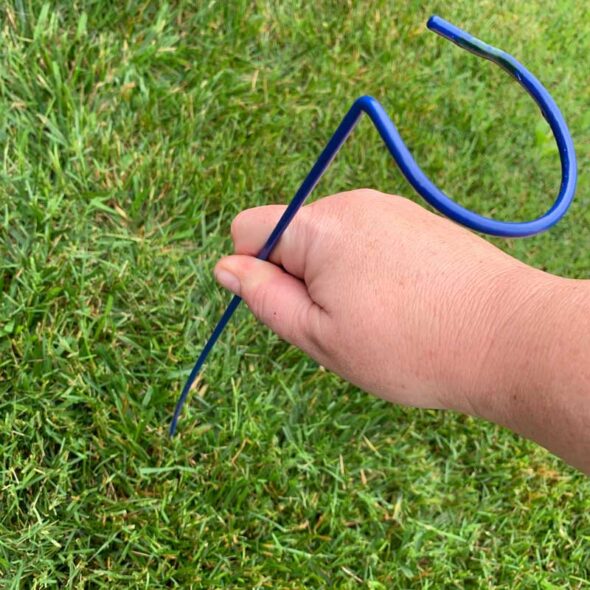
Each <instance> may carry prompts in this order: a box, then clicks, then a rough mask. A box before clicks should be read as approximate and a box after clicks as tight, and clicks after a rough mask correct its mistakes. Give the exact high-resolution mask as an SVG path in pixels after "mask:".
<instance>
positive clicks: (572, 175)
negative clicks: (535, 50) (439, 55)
mask: <svg viewBox="0 0 590 590" xmlns="http://www.w3.org/2000/svg"><path fill="white" fill-rule="evenodd" d="M427 26H428V28H429V29H430V30H431V31H434V32H435V33H438V34H439V35H441V36H442V37H445V38H446V39H449V40H450V41H452V42H453V43H455V44H456V45H458V46H459V47H462V48H463V49H466V50H467V51H470V52H471V53H474V54H475V55H478V56H480V57H483V58H485V59H489V60H490V61H492V62H494V63H496V64H497V65H499V66H500V67H501V68H502V69H504V70H505V71H506V72H508V73H509V74H510V75H511V76H512V77H513V78H514V79H515V80H516V81H517V82H518V83H519V84H520V85H521V86H522V87H523V88H524V89H525V90H526V91H527V92H528V93H529V94H530V95H531V96H532V98H533V99H534V101H535V102H536V103H537V105H538V106H539V108H540V109H541V113H542V115H543V116H544V117H545V119H546V120H547V122H548V123H549V126H550V127H551V130H552V131H553V135H554V137H555V141H556V143H557V147H558V150H559V157H560V159H561V186H560V189H559V194H558V195H557V198H556V199H555V202H554V203H553V205H552V206H551V208H550V209H549V210H548V211H547V212H546V213H545V214H544V215H541V216H540V217H538V218H537V219H534V220H532V221H525V222H511V221H498V220H495V219H490V218H488V217H484V216H483V215H479V214H477V213H474V212H473V211H470V210H469V209H466V208H465V207H462V206H461V205H459V204H458V203H456V202H455V201H453V200H452V199H451V198H449V197H448V196H447V195H446V194H445V193H444V192H443V191H441V190H440V189H439V188H438V187H437V186H436V185H435V184H434V183H433V182H432V181H431V180H430V179H429V178H428V177H427V176H426V174H424V172H422V170H421V169H420V166H418V164H417V163H416V161H415V160H414V158H413V157H412V154H411V153H410V151H409V150H408V148H407V147H406V145H405V144H404V142H403V140H402V138H401V136H400V134H399V132H398V130H397V129H396V127H395V125H394V124H393V123H392V121H391V119H390V118H389V117H388V116H387V113H386V112H385V110H384V109H383V107H382V106H381V105H380V104H379V102H377V100H375V99H374V98H373V97H371V96H362V97H360V98H359V99H357V100H356V101H355V102H354V104H353V105H352V107H351V108H350V110H349V111H348V113H346V115H345V117H344V119H343V120H342V122H341V123H340V125H339V126H338V129H336V132H335V133H334V135H333V136H332V138H331V139H330V141H329V142H328V145H326V147H325V148H324V151H323V152H322V153H321V154H320V157H319V158H318V159H317V161H316V163H315V164H314V166H313V168H312V169H311V171H310V172H309V174H308V175H307V178H306V179H305V180H304V181H303V183H302V184H301V186H300V187H299V190H298V191H297V192H296V193H295V196H294V197H293V199H292V201H291V202H290V203H289V205H288V206H287V208H286V209H285V212H284V213H283V215H282V217H281V218H280V220H279V222H278V223H277V225H276V227H275V228H274V229H273V231H272V233H271V234H270V236H269V237H268V239H267V241H266V243H265V244H264V246H263V247H262V249H261V250H260V252H259V253H258V256H257V258H259V259H260V260H268V257H269V256H270V254H271V252H272V251H273V249H274V247H275V246H276V244H277V242H278V241H279V239H280V237H281V236H282V235H283V232H284V231H285V230H286V229H287V227H288V226H289V224H290V223H291V221H292V220H293V218H294V217H295V214H296V213H297V211H298V210H299V209H300V207H301V206H302V205H303V203H304V202H305V200H306V199H307V197H308V196H309V194H310V193H311V192H312V191H313V189H314V188H315V186H316V185H317V183H318V182H319V181H320V179H321V177H322V175H323V174H324V172H325V171H326V169H327V168H328V166H329V165H330V164H331V162H332V160H333V159H334V157H335V156H336V154H337V153H338V151H339V150H340V148H341V147H342V145H343V144H344V142H345V141H346V139H347V138H348V136H349V135H350V134H351V132H352V130H353V129H354V127H355V125H356V124H357V122H358V121H359V119H360V117H361V115H362V114H363V113H365V114H366V115H367V116H368V117H369V118H370V119H371V121H372V122H373V124H374V125H375V127H376V128H377V131H378V132H379V135H380V136H381V139H383V142H384V143H385V145H386V146H387V149H388V150H389V152H390V153H391V156H392V157H393V159H394V160H395V162H396V164H397V165H398V166H399V169H400V170H401V172H402V174H403V175H404V176H405V177H406V179H407V180H408V182H409V183H410V184H411V185H412V186H413V187H414V189H415V190H416V192H417V193H418V194H419V195H420V196H422V197H423V198H424V199H425V200H426V201H427V202H428V203H430V205H432V206H433V207H434V208H435V209H437V210H438V211H440V212H441V213H443V214H444V215H446V216H447V217H449V218H450V219H453V220H454V221H457V222H459V223H461V224H463V225H465V226H467V227H469V228H471V229H473V230H476V231H479V232H482V233H485V234H489V235H493V236H504V237H523V236H530V235H533V234H537V233H540V232H543V231H545V230H547V229H549V228H550V227H551V226H553V225H554V224H555V223H557V222H558V221H559V220H560V219H561V218H562V217H563V216H564V214H565V212H566V211H567V209H568V207H569V206H570V204H571V202H572V200H573V198H574V193H575V190H576V180H577V169H576V154H575V151H574V144H573V142H572V138H571V136H570V133H569V130H568V128H567V125H566V123H565V121H564V119H563V116H562V114H561V112H560V111H559V108H558V107H557V105H556V104H555V101H554V100H553V99H552V98H551V95H550V94H549V92H547V90H545V88H543V86H542V85H541V83H540V82H539V81H538V80H537V79H536V78H535V77H534V76H533V75H532V74H531V73H530V72H529V71H528V70H527V69H526V68H525V67H524V66H523V65H522V64H520V63H519V62H518V61H517V60H516V59H514V58H513V57H512V56H511V55H509V54H508V53H505V52H504V51H501V50H500V49H496V48H495V47H492V46H491V45H488V44H486V43H484V42H483V41H480V40H479V39H476V38H475V37H473V36H471V35H470V34H469V33H466V32H465V31H462V30H461V29H459V28H458V27H456V26H454V25H452V24H451V23H449V22H447V21H445V20H444V19H442V18H440V17H438V16H432V17H431V18H430V19H429V20H428V23H427ZM240 301H241V298H240V297H237V296H235V297H233V299H232V300H231V302H230V304H229V306H228V308H227V309H226V310H225V312H224V314H223V315H222V316H221V319H220V320H219V322H218V323H217V325H216V326H215V329H214V330H213V333H212V334H211V336H210V337H209V340H208V341H207V343H206V344H205V347H204V348H203V350H202V352H201V354H200V355H199V358H198V359H197V362H196V363H195V366H194V367H193V370H192V371H191V373H190V375H189V378H188V380H187V382H186V384H185V386H184V388H183V390H182V393H181V395H180V398H179V399H178V402H177V404H176V408H175V410H174V415H173V417H172V421H171V423H170V436H174V433H175V432H176V426H177V423H178V418H179V416H180V412H181V410H182V407H183V405H184V403H185V401H186V398H187V396H188V394H189V391H190V389H191V387H192V386H193V384H194V382H195V380H196V378H197V375H198V374H199V371H200V370H201V368H202V366H203V364H204V363H205V360H206V359H207V356H208V355H209V353H210V352H211V349H212V348H213V346H214V344H215V342H217V339H218V338H219V336H220V335H221V333H222V332H223V329H224V328H225V326H226V325H227V323H228V321H229V319H230V318H231V316H232V314H233V313H234V311H235V310H236V308H237V307H238V305H239V303H240Z"/></svg>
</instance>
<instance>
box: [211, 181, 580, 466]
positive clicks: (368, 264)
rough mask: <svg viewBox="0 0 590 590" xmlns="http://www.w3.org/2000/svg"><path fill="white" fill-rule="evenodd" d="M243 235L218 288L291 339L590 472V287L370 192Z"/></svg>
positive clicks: (270, 211)
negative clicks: (265, 254)
mask: <svg viewBox="0 0 590 590" xmlns="http://www.w3.org/2000/svg"><path fill="white" fill-rule="evenodd" d="M284 209H285V208H284V207H283V206H268V207H259V208H256V209H249V210H247V211H244V212H242V213H240V214H239V215H238V216H237V217H236V219H235V220H234V222H233V224H232V237H233V241H234V247H235V253H236V254H235V255H233V256H228V257H226V258H223V259H222V260H220V261H219V262H218V264H217V266H216V268H215V276H216V278H217V280H218V282H219V283H220V284H221V285H223V286H224V287H226V288H227V289H229V290H230V291H232V292H233V293H235V294H238V295H241V297H242V298H243V299H244V300H245V302H246V304H247V305H248V307H249V308H250V309H251V310H252V312H253V313H254V315H255V316H256V317H257V318H258V319H259V320H260V321H262V322H263V323H264V324H266V325H267V326H269V327H270V328H271V329H272V330H273V331H274V332H276V333H277V334H278V335H279V336H280V337H281V338H283V339H285V340H287V341H288V342H290V343H292V344H294V345H295V346H297V347H299V348H301V349H302V350H304V351H305V352H306V353H307V354H309V355H310V356H311V357H313V358H314V359H315V360H316V361H317V362H318V363H320V364H322V365H323V366H325V367H327V368H328V369H330V370H332V371H334V372H335V373H337V374H338V375H340V376H341V377H343V378H344V379H347V380H348V381H350V382H351V383H354V384H355V385H357V386H358V387H360V388H362V389H364V390H366V391H368V392H371V393H373V394H375V395H378V396H380V397H382V398H384V399H386V400H389V401H391V402H393V403H400V404H405V405H411V406H417V407H426V408H440V409H451V410H455V411H459V412H464V413H467V414H470V415H473V416H477V417H481V418H484V419H487V420H491V421H493V422H496V423H498V424H501V425H503V426H506V427H508V428H510V429H512V430H514V431H516V432H518V433H520V434H522V435H523V436H526V437H528V438H531V439H532V440H535V441H536V442H538V443H539V444H541V445H543V446H545V447H546V448H547V449H549V450H551V451H552V452H554V453H555V454H557V455H559V456H560V457H562V458H563V459H565V460H566V461H568V462H569V463H570V464H572V465H574V466H576V467H578V468H580V469H581V470H583V471H585V472H586V473H590V281H579V280H578V281H576V280H571V279H564V278H560V277H556V276H554V275H550V274H548V273H545V272H542V271H540V270H537V269H534V268H531V267H529V266H527V265H525V264H523V263H522V262H520V261H518V260H516V259H514V258H512V257H510V256H509V255H507V254H505V253H504V252H502V251H501V250H499V249H497V248H496V247H494V246H492V245H491V244H489V243H488V242H486V241H485V240H483V239H481V238H480V237H478V236H477V235H475V234H473V233H471V232H470V231H468V230H466V229H464V228H463V227H460V226H458V225H456V224H455V223H453V222H451V221H449V220H447V219H444V218H442V217H440V216H438V215H435V214H432V213H429V212H428V211H426V210H425V209H424V208H423V207H420V206H418V205H416V204H414V203H412V202H411V201H409V200H407V199H404V198H402V197H397V196H392V195H385V194H382V193H379V192H377V191H373V190H368V189H362V190H356V191H351V192H348V193H342V194H338V195H334V196H331V197H326V198H324V199H320V200H319V201H316V202H314V203H312V204H311V205H308V206H306V207H303V208H302V209H301V211H300V212H299V213H298V214H297V216H296V217H295V219H294V221H293V222H292V223H291V225H290V226H289V228H288V229H287V230H286V232H285V234H284V235H283V237H282V238H281V240H280V242H279V244H278V246H277V247H276V248H275V250H274V252H273V254H272V257H271V260H270V261H269V262H264V261H261V260H257V259H256V258H255V257H254V256H255V255H256V253H257V252H258V250H259V249H260V247H261V246H262V244H263V243H264V241H265V240H266V238H267V236H268V234H269V233H270V231H271V229H272V228H273V227H274V225H275V224H276V222H277V221H278V219H279V217H280V215H281V214H282V212H283V211H284Z"/></svg>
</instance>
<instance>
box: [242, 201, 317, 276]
mask: <svg viewBox="0 0 590 590" xmlns="http://www.w3.org/2000/svg"><path fill="white" fill-rule="evenodd" d="M285 209H286V207H285V206H284V205H269V206H266V207H256V208H254V209H247V210H246V211H242V213H240V214H239V215H238V216H237V217H236V218H235V219H234V221H233V223H232V226H231V235H232V239H233V242H234V250H235V253H236V254H246V255H248V256H256V254H258V252H259V251H260V249H261V248H262V246H263V245H264V243H265V242H266V240H267V239H268V236H269V235H270V234H271V232H272V230H273V229H274V227H275V225H276V224H277V222H278V221H279V219H280V217H281V215H282V214H283V212H284V211H285ZM307 218H308V212H307V210H306V208H305V207H303V208H302V209H301V210H300V211H298V213H297V215H296V216H295V218H294V219H293V221H292V222H291V223H290V225H289V227H288V228H287V229H286V230H285V233H284V234H283V235H282V236H281V239H280V240H279V243H278V244H277V245H276V247H275V248H274V250H273V251H272V253H271V256H270V259H269V260H271V261H272V262H274V263H275V264H279V265H282V266H283V267H284V268H285V269H286V270H287V272H288V273H289V274H291V275H293V276H296V277H298V278H303V276H304V271H305V258H306V253H307V249H308V247H309V231H308V229H309V228H308V224H307V223H306V220H307Z"/></svg>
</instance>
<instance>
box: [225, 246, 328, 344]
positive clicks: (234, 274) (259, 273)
mask: <svg viewBox="0 0 590 590" xmlns="http://www.w3.org/2000/svg"><path fill="white" fill-rule="evenodd" d="M214 273H215V278H216V279H217V281H218V282H219V284H221V286H223V287H225V288H226V289H228V290H230V291H231V292H232V293H234V294H235V295H239V296H240V297H242V299H244V301H245V302H246V304H247V305H248V307H249V308H250V310H251V311H252V313H253V314H254V315H255V316H256V317H257V318H258V319H259V320H260V321H261V322H262V323H264V324H266V325H267V326H268V327H269V328H270V329H271V330H272V331H273V332H276V334H278V335H279V336H280V337H281V338H283V339H284V340H286V341H287V342H290V343H291V344H294V345H295V346H297V347H298V348H301V349H302V350H304V351H305V352H308V353H309V354H311V355H312V356H315V354H314V353H316V354H317V348H318V346H317V342H318V341H319V338H320V336H321V334H320V323H321V320H322V315H323V311H322V309H321V308H320V307H319V306H318V305H316V304H315V303H314V302H313V301H312V299H311V298H310V296H309V293H308V292H307V288H306V286H305V283H303V282H302V281H300V280H299V279H297V278H295V277H294V276H292V275H290V274H288V273H286V272H285V271H284V270H283V269H281V268H280V267H278V266H276V265H274V264H272V263H270V262H266V261H264V260H259V259H258V258H254V257H252V256H236V255H234V256H227V257H225V258H222V259H221V260H220V261H219V262H218V263H217V265H216V267H215V271H214Z"/></svg>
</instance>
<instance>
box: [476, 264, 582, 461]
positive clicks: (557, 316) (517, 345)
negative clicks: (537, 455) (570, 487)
mask: <svg viewBox="0 0 590 590" xmlns="http://www.w3.org/2000/svg"><path fill="white" fill-rule="evenodd" d="M498 306H499V307H501V308H502V309H498V310H497V318H498V321H497V323H496V326H495V327H494V328H493V329H492V330H491V331H490V336H491V339H490V348H489V353H488V354H487V362H486V363H484V364H483V365H482V368H481V369H482V370H481V371H480V383H479V387H474V388H473V391H474V396H473V398H472V407H471V409H472V413H473V414H475V415H477V416H480V417H482V418H485V419H488V420H490V421H493V422H495V423H498V424H501V425H504V426H507V427H508V428H510V429H512V430H514V431H515V432H518V433H519V434H522V435H523V436H526V437H528V438H531V439H533V440H535V441H537V442H539V443H540V444H542V445H543V446H545V447H547V448H549V449H551V450H552V451H553V452H555V453H556V454H558V455H561V456H562V457H565V458H567V459H568V460H569V461H570V462H572V463H573V464H578V466H582V468H585V467H586V466H585V465H582V464H581V463H580V461H579V460H577V459H576V457H577V456H582V455H584V454H585V455H588V454H589V453H588V451H590V449H589V448H588V444H589V441H588V440H584V439H583V437H580V436H579V435H576V434H575V433H580V432H583V431H584V430H586V431H587V430H588V426H587V425H588V424H590V281H581V280H571V279H564V278H560V277H556V276H554V275H550V274H548V273H544V272H541V271H538V270H535V269H530V268H527V267H525V268H524V269H523V270H522V272H520V273H516V274H515V275H514V277H513V278H512V281H511V285H510V287H507V288H505V289H504V294H503V296H502V297H500V299H499V301H498ZM584 424H585V425H586V426H584ZM569 433H571V435H570V434H569Z"/></svg>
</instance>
